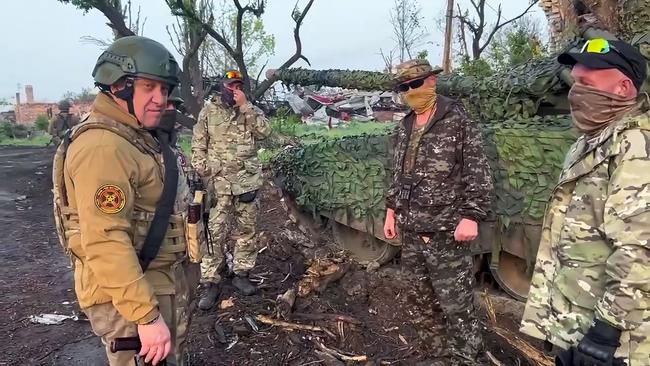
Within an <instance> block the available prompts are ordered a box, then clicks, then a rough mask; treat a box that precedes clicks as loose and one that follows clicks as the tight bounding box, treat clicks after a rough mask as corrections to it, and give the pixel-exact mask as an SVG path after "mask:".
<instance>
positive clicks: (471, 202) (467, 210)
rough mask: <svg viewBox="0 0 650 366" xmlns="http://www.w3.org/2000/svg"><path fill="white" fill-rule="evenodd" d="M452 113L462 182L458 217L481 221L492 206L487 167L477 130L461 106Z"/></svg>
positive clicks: (489, 175) (488, 168)
mask: <svg viewBox="0 0 650 366" xmlns="http://www.w3.org/2000/svg"><path fill="white" fill-rule="evenodd" d="M455 109H456V110H455V112H456V113H457V115H458V116H459V117H460V119H461V121H460V124H461V126H462V131H461V136H462V137H461V144H462V146H461V151H462V164H463V165H462V181H463V183H464V185H465V196H464V201H463V203H462V205H461V206H460V209H459V211H460V212H459V213H460V216H461V217H464V218H469V219H472V220H474V221H482V220H485V218H486V217H487V212H488V211H489V210H490V205H491V202H492V188H493V187H492V176H491V174H490V167H489V165H488V161H487V157H486V156H485V151H484V150H483V138H482V137H481V130H480V129H479V127H478V126H477V125H476V123H475V122H474V121H472V120H471V119H470V118H469V116H468V115H467V112H466V111H465V109H464V108H463V107H462V106H460V105H458V106H456V107H455Z"/></svg>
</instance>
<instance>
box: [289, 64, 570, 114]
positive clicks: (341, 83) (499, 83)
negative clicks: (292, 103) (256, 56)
mask: <svg viewBox="0 0 650 366" xmlns="http://www.w3.org/2000/svg"><path fill="white" fill-rule="evenodd" d="M562 68H563V66H561V65H560V64H558V63H557V62H556V61H555V60H554V59H541V60H534V61H531V62H529V63H526V64H523V65H521V66H518V67H516V68H514V69H512V70H510V71H509V72H508V73H507V74H496V75H493V76H491V77H488V78H480V79H479V78H475V77H466V76H460V75H454V74H452V75H440V76H439V77H438V92H439V93H440V94H443V95H447V96H451V97H454V98H458V99H460V100H462V101H463V103H464V105H465V108H467V110H468V112H469V114H470V116H471V117H472V118H474V119H475V120H479V121H491V120H497V119H499V120H504V119H508V118H528V117H531V116H534V115H535V114H536V113H537V111H538V109H539V106H540V104H541V103H542V102H551V101H550V100H549V99H548V97H550V96H553V95H556V94H559V93H561V92H563V91H564V92H566V90H568V87H567V86H566V85H565V84H563V83H562V82H561V80H560V77H559V75H560V71H561V69H562ZM276 76H277V77H278V79H279V80H281V81H282V82H283V83H285V84H289V85H294V84H299V85H316V86H332V87H342V88H351V89H362V90H391V89H393V88H394V86H395V80H394V76H393V75H392V74H386V73H381V72H373V71H361V70H307V69H302V68H294V69H285V70H278V71H276ZM567 112H568V111H567Z"/></svg>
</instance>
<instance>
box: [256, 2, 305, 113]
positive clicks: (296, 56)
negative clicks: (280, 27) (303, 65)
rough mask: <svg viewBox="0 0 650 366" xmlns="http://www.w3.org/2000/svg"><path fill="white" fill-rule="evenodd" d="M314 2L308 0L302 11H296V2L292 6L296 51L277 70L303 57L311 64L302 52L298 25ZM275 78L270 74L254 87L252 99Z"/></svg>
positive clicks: (260, 94) (259, 94) (257, 96)
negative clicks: (294, 6) (293, 6)
mask: <svg viewBox="0 0 650 366" xmlns="http://www.w3.org/2000/svg"><path fill="white" fill-rule="evenodd" d="M313 3H314V0H309V2H308V3H307V5H306V6H305V8H304V9H303V10H302V12H299V11H298V8H297V4H296V8H294V11H293V13H292V14H291V16H292V17H293V19H294V20H295V21H296V27H295V28H294V29H293V39H294V41H295V43H296V52H295V53H294V54H293V56H291V57H290V58H289V59H288V60H287V61H286V62H285V63H283V64H282V66H280V67H279V68H278V70H284V69H286V68H287V67H289V66H291V65H293V64H294V63H295V62H296V61H298V60H300V59H303V60H305V61H306V62H307V64H308V65H310V66H311V64H310V62H309V60H308V59H307V57H305V56H304V55H303V54H302V42H301V40H300V26H301V25H302V22H303V20H304V19H305V16H306V15H307V13H308V12H309V9H311V6H312V4H313ZM276 80H277V77H275V76H272V77H270V78H267V79H266V80H264V81H263V82H262V83H261V84H260V85H259V86H258V87H257V88H256V89H255V92H254V93H253V99H255V100H257V99H259V98H260V97H261V96H262V95H264V92H266V90H268V88H270V87H271V85H273V83H274V82H275V81H276Z"/></svg>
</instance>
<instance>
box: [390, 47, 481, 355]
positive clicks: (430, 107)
mask: <svg viewBox="0 0 650 366" xmlns="http://www.w3.org/2000/svg"><path fill="white" fill-rule="evenodd" d="M440 71H442V69H440V68H435V69H434V68H432V67H431V66H430V65H429V63H428V62H427V61H425V60H412V61H407V62H405V63H403V64H401V65H398V82H399V84H398V86H397V90H398V91H400V92H401V93H403V96H404V99H405V100H406V103H407V104H408V105H409V106H410V107H411V108H412V109H413V111H412V112H411V113H409V114H408V115H407V116H406V117H404V119H403V120H402V122H401V123H400V125H399V130H398V137H397V145H396V147H395V170H394V178H393V182H392V184H391V187H390V189H389V191H388V196H387V200H386V206H387V207H388V210H387V212H386V223H385V226H384V235H385V236H386V238H388V239H392V238H394V237H396V236H397V233H398V232H397V231H396V229H395V224H396V222H397V226H398V228H399V233H400V234H401V239H402V271H403V272H404V273H405V274H406V276H407V277H408V280H409V283H410V284H412V286H414V287H415V290H414V291H418V292H420V293H423V292H424V291H426V290H427V288H426V287H425V286H429V289H428V290H429V291H430V287H433V291H434V293H435V295H436V298H437V300H438V301H439V302H440V307H441V308H442V310H443V312H444V314H445V317H446V321H447V326H448V327H447V330H448V332H447V333H448V337H446V338H447V339H446V340H447V342H448V346H447V347H445V348H448V349H449V351H451V352H450V354H447V355H446V358H441V359H439V360H437V362H438V363H435V365H444V366H448V365H466V364H467V365H474V364H476V360H477V357H479V354H480V352H481V351H482V347H483V340H482V336H481V329H480V324H479V321H478V318H477V316H476V310H475V307H474V302H473V287H474V275H473V271H472V268H473V262H472V255H471V251H470V245H469V241H471V240H473V239H475V238H476V237H477V235H478V223H479V222H480V221H481V220H483V219H485V217H486V215H487V214H486V212H487V211H488V209H489V207H490V196H491V191H492V179H491V176H490V171H489V168H488V163H487V158H486V156H485V154H484V152H483V146H482V142H481V141H482V140H481V132H480V130H479V129H478V126H476V124H475V123H473V122H472V121H471V120H470V119H469V117H468V116H467V113H466V112H465V110H464V109H463V107H462V105H461V104H460V103H458V102H456V101H454V100H452V99H449V98H446V97H444V96H441V95H438V94H437V93H436V74H438V73H439V72H440ZM414 297H415V298H417V297H418V296H417V294H416V295H415V296H414ZM429 305H430V306H431V305H433V304H429ZM442 347H444V346H442ZM443 356H445V355H443Z"/></svg>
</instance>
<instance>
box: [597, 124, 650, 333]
mask: <svg viewBox="0 0 650 366" xmlns="http://www.w3.org/2000/svg"><path fill="white" fill-rule="evenodd" d="M649 141H650V131H647V130H639V129H634V130H629V131H627V132H625V133H624V134H623V135H622V136H621V143H620V146H621V151H620V153H619V154H618V155H617V156H616V158H615V159H614V161H613V167H612V166H610V172H611V173H610V174H611V175H610V181H609V189H608V192H609V195H608V197H607V198H606V201H605V210H604V217H603V227H604V230H605V235H606V236H607V238H608V239H609V240H610V241H611V243H612V244H613V246H614V251H613V253H612V254H611V255H610V256H609V258H608V259H607V264H606V269H605V271H606V275H607V279H606V280H605V282H604V283H605V284H606V287H605V293H604V295H603V297H602V298H601V299H600V301H599V302H598V303H597V305H596V309H595V310H596V317H597V318H598V319H600V320H603V321H605V322H607V323H609V324H611V325H613V326H614V327H616V328H619V329H634V328H636V327H638V326H639V325H640V324H641V323H642V322H644V321H647V320H644V319H647V318H646V317H647V313H648V311H649V310H650V189H649V188H648V187H650V169H649V168H650V154H649V151H650V142H649ZM612 168H614V169H613V170H612Z"/></svg>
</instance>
